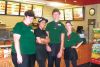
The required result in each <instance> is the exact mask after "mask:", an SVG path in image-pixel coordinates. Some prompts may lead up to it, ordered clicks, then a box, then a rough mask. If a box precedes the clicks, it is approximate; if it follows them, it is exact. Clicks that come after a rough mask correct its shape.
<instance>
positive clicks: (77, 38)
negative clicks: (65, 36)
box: [76, 33, 82, 43]
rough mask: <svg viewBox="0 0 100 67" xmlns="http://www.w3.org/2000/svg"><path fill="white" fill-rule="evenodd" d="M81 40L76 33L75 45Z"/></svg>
mask: <svg viewBox="0 0 100 67" xmlns="http://www.w3.org/2000/svg"><path fill="white" fill-rule="evenodd" d="M81 41H82V40H81V38H80V36H79V35H78V34H77V33H76V42H77V43H80V42H81Z"/></svg>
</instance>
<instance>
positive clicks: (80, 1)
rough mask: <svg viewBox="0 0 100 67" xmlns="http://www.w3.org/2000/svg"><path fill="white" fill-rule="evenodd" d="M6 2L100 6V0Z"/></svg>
mask: <svg viewBox="0 0 100 67" xmlns="http://www.w3.org/2000/svg"><path fill="white" fill-rule="evenodd" d="M8 1H19V2H26V3H46V4H48V3H49V2H61V3H65V4H71V5H81V6H84V5H91V4H100V0H8Z"/></svg>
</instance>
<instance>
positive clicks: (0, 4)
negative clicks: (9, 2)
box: [0, 1, 6, 14]
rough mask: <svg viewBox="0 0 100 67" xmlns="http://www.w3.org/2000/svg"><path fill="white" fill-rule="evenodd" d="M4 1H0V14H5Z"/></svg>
mask: <svg viewBox="0 0 100 67" xmlns="http://www.w3.org/2000/svg"><path fill="white" fill-rule="evenodd" d="M5 6H6V3H5V1H0V14H5Z"/></svg>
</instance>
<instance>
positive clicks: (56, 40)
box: [46, 9, 65, 67]
mask: <svg viewBox="0 0 100 67" xmlns="http://www.w3.org/2000/svg"><path fill="white" fill-rule="evenodd" d="M52 16H53V21H51V22H50V23H48V24H47V27H46V31H47V34H48V36H49V38H50V44H49V45H48V46H47V51H48V52H49V55H48V67H53V66H54V62H55V67H60V60H61V57H62V51H63V45H64V32H65V27H64V25H63V24H62V23H61V21H60V20H59V17H60V11H59V10H58V9H54V10H53V12H52ZM49 46H50V47H49Z"/></svg>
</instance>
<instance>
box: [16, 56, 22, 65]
mask: <svg viewBox="0 0 100 67" xmlns="http://www.w3.org/2000/svg"><path fill="white" fill-rule="evenodd" d="M22 62H23V59H22V56H21V54H19V55H17V63H18V64H21V63H22Z"/></svg>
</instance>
